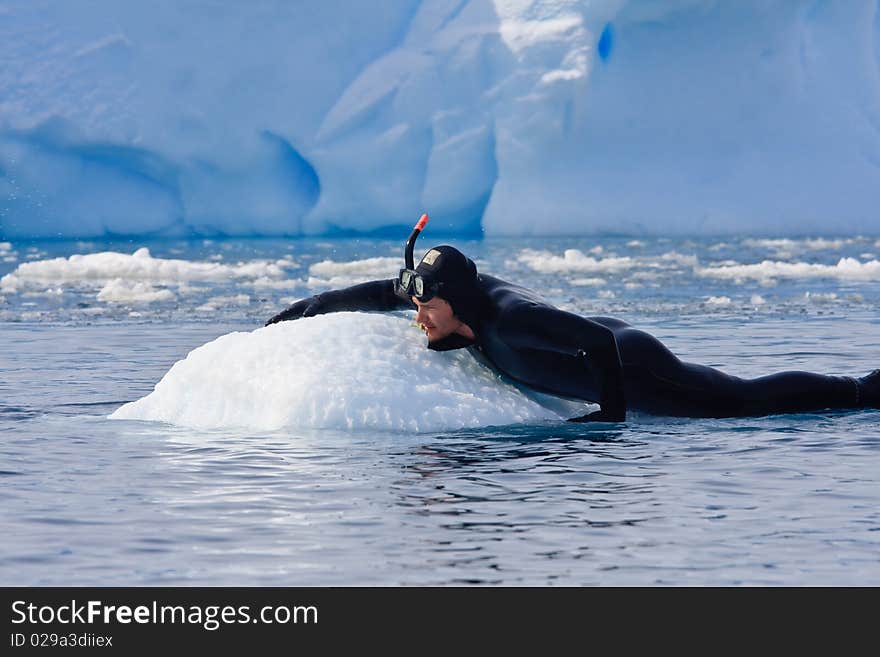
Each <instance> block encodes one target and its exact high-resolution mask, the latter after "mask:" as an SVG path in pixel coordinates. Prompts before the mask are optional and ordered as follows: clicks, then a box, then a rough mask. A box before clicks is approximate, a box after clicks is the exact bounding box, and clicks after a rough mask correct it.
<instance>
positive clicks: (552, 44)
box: [0, 0, 880, 241]
mask: <svg viewBox="0 0 880 657" xmlns="http://www.w3.org/2000/svg"><path fill="white" fill-rule="evenodd" d="M0 59H2V61H3V62H4V66H3V68H2V69H0V241H4V240H5V241H12V240H23V239H45V238H50V239H54V238H63V239H67V238H101V237H113V236H115V237H118V236H120V235H125V236H144V237H162V236H170V237H180V236H193V235H200V236H223V235H231V236H257V235H266V236H270V235H273V236H282V235H289V236H297V235H333V234H339V233H340V232H342V233H373V232H375V231H381V230H390V229H392V228H397V227H400V226H402V225H409V224H411V223H412V222H413V220H414V218H415V217H417V216H418V215H419V214H420V213H421V212H422V211H428V212H430V213H431V216H432V230H433V231H434V232H435V233H438V234H439V233H449V234H459V235H463V234H468V235H479V234H485V235H536V234H560V235H567V234H585V233H587V234H588V233H607V232H613V233H623V234H634V235H643V234H653V235H664V234H673V233H674V234H741V233H744V232H751V233H753V234H763V235H792V234H797V235H804V234H810V235H814V236H821V235H831V234H871V235H876V234H878V233H880V217H878V215H877V212H876V208H877V206H878V201H880V12H878V2H877V0H851V1H848V2H815V1H813V0H777V1H766V0H743V1H742V2H736V3H730V2H717V1H715V0H668V1H663V2H661V1H659V0H638V1H636V0H630V1H627V0H593V1H587V0H558V1H555V2H546V1H544V0H394V1H393V2H390V1H388V2H380V3H360V2H353V1H351V0H327V1H325V2H321V3H308V4H307V5H303V4H302V3H290V2H283V1H282V0H275V1H266V2H260V3H235V2H231V1H230V2H217V3H212V4H211V5H210V6H207V5H205V3H202V2H196V1H195V0H175V1H171V0H160V1H158V2H154V3H149V5H145V4H138V3H119V2H115V1H114V0H94V1H93V2H89V3H70V2H63V1H61V0H41V1H39V2H35V1H34V0H3V2H0Z"/></svg>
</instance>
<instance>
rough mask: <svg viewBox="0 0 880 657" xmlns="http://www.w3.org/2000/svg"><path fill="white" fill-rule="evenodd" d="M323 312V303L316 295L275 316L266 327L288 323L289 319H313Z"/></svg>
mask: <svg viewBox="0 0 880 657" xmlns="http://www.w3.org/2000/svg"><path fill="white" fill-rule="evenodd" d="M322 310H323V304H322V303H321V298H320V295H316V296H313V297H309V298H308V299H301V300H300V301H297V302H296V303H295V304H293V305H292V306H291V307H290V308H287V309H286V310H282V311H281V312H280V313H278V314H277V315H275V316H274V317H273V318H272V319H270V320H269V321H268V322H266V324H265V325H266V326H269V324H276V323H278V322H286V321H287V320H289V319H299V318H300V317H313V316H315V315H318V314H320V313H321V312H322Z"/></svg>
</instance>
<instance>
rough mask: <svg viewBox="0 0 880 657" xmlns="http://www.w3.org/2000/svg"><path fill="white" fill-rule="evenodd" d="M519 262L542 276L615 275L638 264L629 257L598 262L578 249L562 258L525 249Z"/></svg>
mask: <svg viewBox="0 0 880 657" xmlns="http://www.w3.org/2000/svg"><path fill="white" fill-rule="evenodd" d="M517 260H518V261H519V262H522V263H525V264H526V265H528V266H529V267H531V268H532V269H533V270H535V271H537V272H540V273H542V274H557V273H569V272H586V273H600V272H604V273H614V272H619V271H623V270H625V269H629V268H631V267H633V266H635V264H636V261H635V260H634V259H633V258H630V257H627V256H623V257H618V256H610V257H607V258H601V259H599V260H597V259H596V258H591V257H590V256H587V255H584V254H583V252H582V251H579V250H577V249H566V250H565V252H564V253H563V254H562V257H560V256H558V255H554V254H553V253H551V252H550V251H535V250H533V249H524V250H523V251H522V253H520V254H519V255H518V256H517Z"/></svg>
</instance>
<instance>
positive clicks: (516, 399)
mask: <svg viewBox="0 0 880 657" xmlns="http://www.w3.org/2000/svg"><path fill="white" fill-rule="evenodd" d="M110 417H111V418H112V419H134V420H156V421H162V422H169V423H173V424H177V425H183V426H190V427H198V428H225V427H244V428H248V429H254V430H275V429H280V428H284V427H295V428H298V429H301V428H342V429H378V430H388V431H403V432H425V431H441V430H450V429H459V428H464V427H483V426H488V425H506V424H514V423H523V422H538V421H542V420H555V419H558V417H559V416H558V415H556V414H555V413H553V412H551V411H550V410H548V409H547V408H545V407H543V406H540V405H538V404H537V403H535V402H534V401H532V400H530V399H529V398H527V397H525V396H524V395H523V394H522V393H521V392H519V391H518V390H517V389H515V388H514V387H512V386H510V385H509V384H507V383H504V382H502V381H501V380H500V379H499V378H498V377H497V375H496V374H494V373H493V372H492V371H490V370H488V369H486V368H485V367H484V366H483V365H481V364H479V363H478V362H477V361H476V360H475V359H474V358H473V357H472V356H471V355H470V354H469V353H468V352H467V351H466V350H456V351H447V352H435V351H430V350H428V349H426V348H425V338H424V336H423V334H422V333H421V331H419V330H417V329H416V328H415V327H414V326H413V325H412V323H411V319H410V318H409V317H402V316H400V315H378V314H365V313H335V314H330V315H319V316H317V317H312V318H309V319H302V320H297V321H293V322H281V323H278V324H273V325H271V326H268V327H265V328H260V329H257V330H255V331H251V332H249V333H243V332H236V333H230V334H227V335H224V336H221V337H219V338H217V339H216V340H214V341H212V342H209V343H208V344H205V345H203V346H201V347H198V348H197V349H194V350H193V351H192V352H190V353H189V355H187V357H186V358H185V359H183V360H181V361H178V362H177V363H176V364H175V365H174V366H173V367H172V368H171V369H170V370H169V371H168V373H167V374H166V375H165V376H164V377H163V378H162V380H161V381H160V382H159V383H158V384H157V385H156V387H155V390H154V391H153V392H151V393H150V394H148V395H147V396H145V397H143V398H142V399H139V400H138V401H135V402H131V403H128V404H125V405H124V406H122V407H121V408H119V409H118V410H116V411H115V412H114V413H113V414H112V415H111V416H110Z"/></svg>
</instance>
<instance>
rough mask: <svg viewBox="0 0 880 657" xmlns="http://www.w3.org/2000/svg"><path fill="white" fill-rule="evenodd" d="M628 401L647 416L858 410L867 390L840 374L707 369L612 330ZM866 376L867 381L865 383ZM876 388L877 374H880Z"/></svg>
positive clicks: (631, 333)
mask: <svg viewBox="0 0 880 657" xmlns="http://www.w3.org/2000/svg"><path fill="white" fill-rule="evenodd" d="M615 335H616V336H617V340H618V348H619V349H620V354H621V360H622V361H623V365H624V381H625V389H626V395H627V401H628V403H629V405H630V407H631V408H633V409H642V410H645V411H648V412H650V413H658V414H663V415H680V416H688V417H735V416H744V415H770V414H774V413H799V412H805V411H815V410H822V409H828V408H860V407H862V406H864V405H865V403H866V401H867V400H865V399H864V397H865V396H866V394H867V393H866V392H864V391H866V390H868V389H869V387H868V386H867V385H865V384H859V383H858V382H857V381H856V380H855V379H852V378H850V377H843V376H825V375H822V374H812V373H810V372H782V373H780V374H774V375H771V376H765V377H760V378H757V379H751V380H747V379H741V378H739V377H736V376H731V375H729V374H726V373H724V372H721V371H720V370H716V369H714V368H712V367H708V366H706V365H698V364H695V363H686V362H683V361H681V360H679V359H678V358H677V357H676V356H675V355H674V354H673V353H672V352H671V351H669V349H667V348H666V347H665V346H664V345H663V344H662V343H661V342H660V341H659V340H657V339H656V338H655V337H653V336H652V335H650V334H648V333H645V332H644V331H639V330H637V329H632V328H626V329H622V330H620V331H616V332H615ZM867 378H868V377H865V379H867ZM877 378H878V387H880V375H878V377H877Z"/></svg>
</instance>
